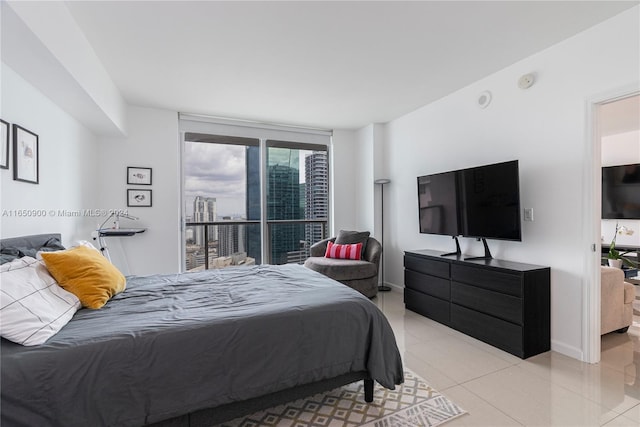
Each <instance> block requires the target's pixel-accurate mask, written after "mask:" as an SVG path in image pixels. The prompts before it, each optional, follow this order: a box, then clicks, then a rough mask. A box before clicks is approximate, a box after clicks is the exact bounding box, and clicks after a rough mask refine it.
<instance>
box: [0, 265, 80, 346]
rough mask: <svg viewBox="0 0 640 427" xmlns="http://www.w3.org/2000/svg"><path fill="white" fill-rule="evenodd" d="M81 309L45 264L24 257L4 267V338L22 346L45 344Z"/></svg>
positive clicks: (0, 275)
mask: <svg viewBox="0 0 640 427" xmlns="http://www.w3.org/2000/svg"><path fill="white" fill-rule="evenodd" d="M79 308H80V300H79V299H78V297H76V296H75V295H73V294H72V293H71V292H68V291H66V290H64V289H62V288H61V287H60V286H59V285H58V284H57V283H56V281H55V279H54V278H53V277H52V276H51V274H49V271H48V270H47V267H46V266H45V265H44V262H42V261H38V260H36V259H34V258H31V257H23V258H19V259H16V260H13V261H11V262H8V263H6V264H2V265H1V266H0V335H1V336H2V337H3V338H6V339H8V340H10V341H13V342H15V343H18V344H22V345H27V346H29V345H38V344H42V343H44V342H45V341H47V340H48V339H49V338H51V337H52V336H53V335H55V334H56V333H57V332H58V331H59V330H60V329H62V327H63V326H64V325H66V324H67V323H68V322H69V320H71V318H72V317H73V315H74V314H75V312H76V311H78V309H79Z"/></svg>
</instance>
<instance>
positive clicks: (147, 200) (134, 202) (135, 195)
mask: <svg viewBox="0 0 640 427" xmlns="http://www.w3.org/2000/svg"><path fill="white" fill-rule="evenodd" d="M127 206H131V207H150V206H151V190H135V189H128V190H127Z"/></svg>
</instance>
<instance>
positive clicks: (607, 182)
mask: <svg viewBox="0 0 640 427" xmlns="http://www.w3.org/2000/svg"><path fill="white" fill-rule="evenodd" d="M602 218H603V219H640V163H635V164H629V165H619V166H606V167H603V168H602Z"/></svg>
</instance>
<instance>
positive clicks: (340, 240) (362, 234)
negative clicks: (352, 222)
mask: <svg viewBox="0 0 640 427" xmlns="http://www.w3.org/2000/svg"><path fill="white" fill-rule="evenodd" d="M369 234H371V233H369V232H368V231H346V230H340V231H339V232H338V235H337V236H336V243H337V244H338V245H350V244H353V243H362V252H360V258H362V259H364V251H365V249H366V248H367V240H368V239H369Z"/></svg>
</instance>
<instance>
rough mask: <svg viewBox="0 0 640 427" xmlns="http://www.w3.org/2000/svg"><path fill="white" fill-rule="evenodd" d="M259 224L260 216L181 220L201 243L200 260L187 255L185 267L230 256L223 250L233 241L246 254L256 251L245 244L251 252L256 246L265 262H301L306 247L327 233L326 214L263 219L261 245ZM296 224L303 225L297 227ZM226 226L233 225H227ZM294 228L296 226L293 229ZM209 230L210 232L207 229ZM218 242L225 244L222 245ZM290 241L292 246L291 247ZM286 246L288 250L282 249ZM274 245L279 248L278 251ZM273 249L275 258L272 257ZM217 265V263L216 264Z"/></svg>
mask: <svg viewBox="0 0 640 427" xmlns="http://www.w3.org/2000/svg"><path fill="white" fill-rule="evenodd" d="M260 224H261V221H260V220H237V221H234V220H231V221H212V222H187V223H185V226H186V227H191V228H193V230H194V235H193V240H194V241H195V242H196V244H197V242H201V245H199V246H201V247H202V251H203V252H204V260H203V261H204V262H203V263H200V262H198V261H199V260H198V261H195V260H193V261H191V260H190V259H189V258H188V257H187V260H186V261H187V262H186V263H187V270H191V269H194V268H195V267H197V266H199V265H203V264H204V268H205V269H206V270H208V269H209V268H210V263H211V262H210V260H215V259H220V258H221V257H224V256H231V255H232V254H231V253H229V254H227V252H233V251H229V250H228V249H229V247H231V248H235V246H234V245H237V246H239V247H241V248H244V249H245V252H247V254H248V255H254V256H255V255H256V254H255V253H250V254H249V252H250V251H249V250H248V248H249V247H250V246H251V248H253V251H251V252H255V251H256V250H257V249H258V248H259V254H258V256H259V257H260V259H261V260H264V262H266V263H268V264H273V263H276V264H285V263H303V262H304V260H305V259H306V258H307V257H308V256H309V247H310V246H311V245H312V244H314V243H316V242H317V241H319V240H322V239H324V238H326V237H327V225H328V220H327V219H326V218H316V219H290V220H267V221H266V224H267V228H266V241H265V244H264V245H263V244H262V240H261V235H262V234H261V230H260ZM296 225H297V226H298V227H304V228H303V229H299V228H298V227H296ZM314 225H315V227H314ZM318 226H319V227H318ZM214 227H215V228H214ZM229 227H236V229H233V228H232V229H229ZM240 227H243V231H242V232H241V231H240ZM250 228H253V229H254V231H253V233H249V229H250ZM296 228H298V229H297V230H296ZM212 230H213V233H211V232H210V231H212ZM250 239H251V240H250ZM240 242H242V244H241V243H240ZM188 245H189V241H187V247H188ZM222 245H225V247H223V246H222ZM229 245H230V246H229ZM294 245H296V246H295V247H294ZM287 248H288V249H291V250H286V249H287ZM212 249H214V250H215V251H216V253H214V254H211V250H212ZM278 249H281V250H280V251H278ZM187 250H188V249H187ZM274 250H275V252H274ZM274 253H275V255H276V256H277V257H278V258H279V259H275V260H274V259H273V255H274ZM187 255H188V254H187ZM192 255H193V254H192ZM195 255H199V251H196V253H195ZM211 255H213V257H211ZM255 261H256V260H255V258H253V257H251V256H247V257H246V259H242V260H240V261H239V262H241V263H248V264H251V263H254V262H255ZM229 262H235V261H229ZM217 265H218V264H217ZM234 265H237V264H234ZM219 267H220V265H218V267H216V268H219Z"/></svg>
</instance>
